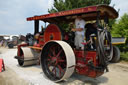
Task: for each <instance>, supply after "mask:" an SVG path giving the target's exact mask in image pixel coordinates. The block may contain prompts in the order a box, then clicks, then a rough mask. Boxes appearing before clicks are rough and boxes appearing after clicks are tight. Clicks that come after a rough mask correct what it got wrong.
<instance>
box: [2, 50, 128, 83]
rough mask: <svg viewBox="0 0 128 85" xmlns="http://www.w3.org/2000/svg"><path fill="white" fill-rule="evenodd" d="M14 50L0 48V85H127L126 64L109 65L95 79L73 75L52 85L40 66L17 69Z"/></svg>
mask: <svg viewBox="0 0 128 85" xmlns="http://www.w3.org/2000/svg"><path fill="white" fill-rule="evenodd" d="M15 55H16V49H7V48H0V58H3V59H4V62H5V65H6V71H3V72H2V73H0V85H56V84H57V85H60V84H61V85H128V64H125V63H116V64H110V65H109V71H110V72H107V73H105V74H104V75H102V76H101V77H98V78H96V79H92V78H88V77H85V76H82V75H78V74H73V75H72V76H71V77H70V78H69V79H67V80H65V81H63V82H60V83H54V82H52V81H50V80H48V79H47V78H46V77H45V76H44V75H43V72H42V70H41V68H40V66H37V65H36V66H29V67H19V65H18V63H17V61H16V60H15V59H14V56H15Z"/></svg>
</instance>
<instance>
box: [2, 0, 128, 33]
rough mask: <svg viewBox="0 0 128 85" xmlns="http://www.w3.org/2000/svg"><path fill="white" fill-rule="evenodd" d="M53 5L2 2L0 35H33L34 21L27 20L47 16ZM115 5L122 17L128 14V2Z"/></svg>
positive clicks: (39, 0)
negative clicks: (27, 19) (32, 17)
mask: <svg viewBox="0 0 128 85" xmlns="http://www.w3.org/2000/svg"><path fill="white" fill-rule="evenodd" d="M52 4H53V0H0V35H1V34H27V33H33V29H34V24H33V21H26V18H27V17H31V16H34V15H41V14H47V13H48V12H47V10H48V8H50V7H51V6H52ZM113 4H115V8H116V9H117V10H118V9H119V8H120V13H119V15H120V16H122V15H123V14H124V13H128V0H112V3H111V6H112V5H113ZM41 24H42V25H43V23H41Z"/></svg>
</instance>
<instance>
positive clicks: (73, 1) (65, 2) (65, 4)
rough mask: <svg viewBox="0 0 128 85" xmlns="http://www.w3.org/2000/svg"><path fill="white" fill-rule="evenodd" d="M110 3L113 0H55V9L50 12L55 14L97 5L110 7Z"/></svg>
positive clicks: (49, 10)
mask: <svg viewBox="0 0 128 85" xmlns="http://www.w3.org/2000/svg"><path fill="white" fill-rule="evenodd" d="M110 3H111V0H54V4H53V7H52V8H51V9H48V12H49V13H55V12H59V11H65V10H71V9H75V8H80V7H85V6H91V5H97V4H107V5H109V4H110Z"/></svg>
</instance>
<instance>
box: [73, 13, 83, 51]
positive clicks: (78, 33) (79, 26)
mask: <svg viewBox="0 0 128 85" xmlns="http://www.w3.org/2000/svg"><path fill="white" fill-rule="evenodd" d="M84 27H85V21H84V20H83V19H82V18H81V16H80V15H79V16H77V17H76V19H75V28H72V31H73V32H75V42H74V43H75V46H76V49H81V50H83V49H84V45H82V44H81V43H82V42H84Z"/></svg>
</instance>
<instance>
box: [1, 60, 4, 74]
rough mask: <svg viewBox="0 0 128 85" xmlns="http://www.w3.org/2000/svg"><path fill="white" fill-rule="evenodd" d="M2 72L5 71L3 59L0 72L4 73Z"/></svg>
mask: <svg viewBox="0 0 128 85" xmlns="http://www.w3.org/2000/svg"><path fill="white" fill-rule="evenodd" d="M2 70H5V66H4V61H3V59H0V72H2Z"/></svg>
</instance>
